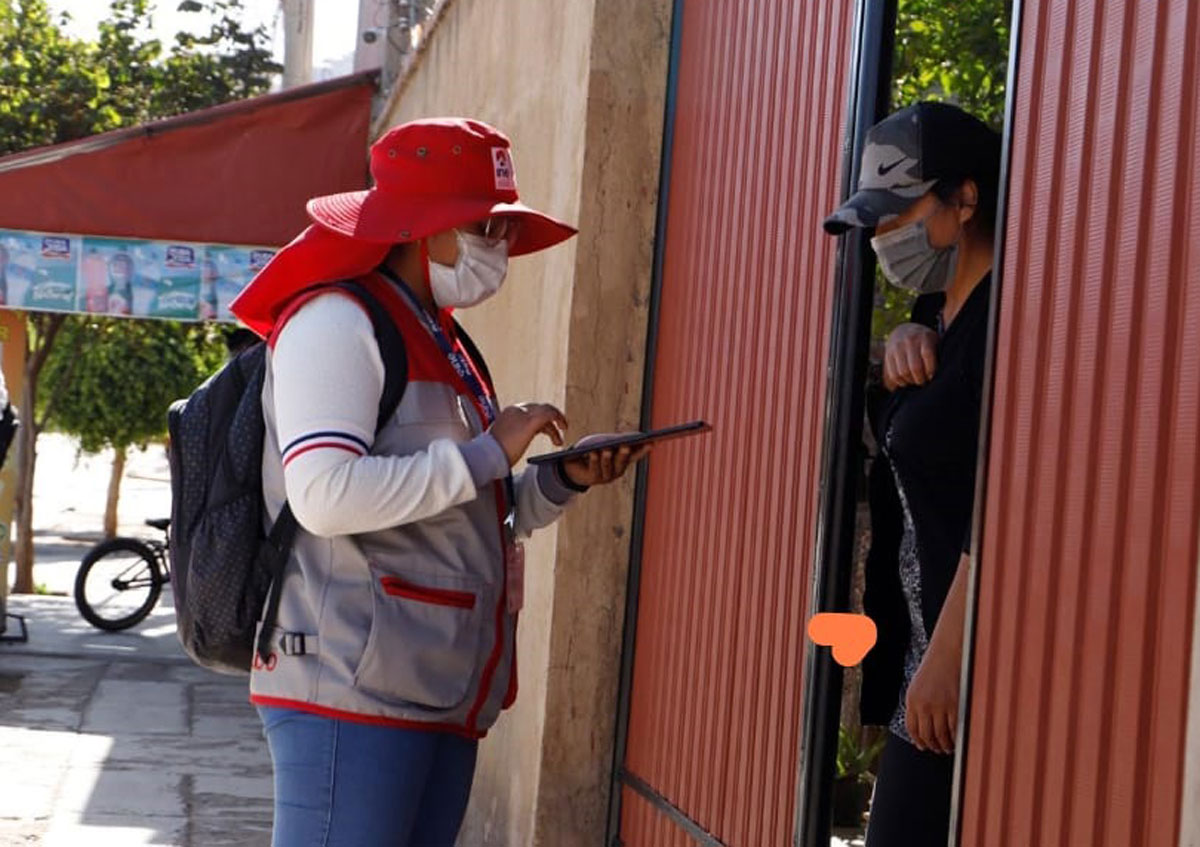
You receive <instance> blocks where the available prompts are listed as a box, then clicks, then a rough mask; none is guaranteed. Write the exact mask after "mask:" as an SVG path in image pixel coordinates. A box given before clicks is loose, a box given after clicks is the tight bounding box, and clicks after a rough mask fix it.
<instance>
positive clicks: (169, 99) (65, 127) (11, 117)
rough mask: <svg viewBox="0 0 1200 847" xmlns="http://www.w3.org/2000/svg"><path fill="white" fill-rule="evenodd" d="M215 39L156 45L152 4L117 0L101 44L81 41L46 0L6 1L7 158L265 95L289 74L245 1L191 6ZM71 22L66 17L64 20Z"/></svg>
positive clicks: (1, 12) (2, 62)
mask: <svg viewBox="0 0 1200 847" xmlns="http://www.w3.org/2000/svg"><path fill="white" fill-rule="evenodd" d="M180 8H181V9H183V10H185V11H191V12H193V13H195V14H197V15H198V16H202V17H207V18H208V19H209V20H210V21H211V24H210V30H209V32H208V34H207V35H202V36H196V35H192V34H190V33H179V34H178V35H177V36H176V37H175V44H174V45H173V46H172V47H171V48H170V49H169V50H167V49H166V48H165V47H164V45H163V44H162V42H160V41H159V40H158V39H154V38H148V37H146V35H145V33H146V32H147V31H148V29H149V25H150V21H151V18H152V15H153V13H154V6H153V4H152V3H151V2H150V1H149V0H114V2H112V4H111V6H110V11H109V15H108V19H107V20H105V21H103V22H102V23H101V24H100V34H99V38H98V39H97V40H96V41H94V42H92V41H83V40H78V39H74V38H72V37H71V36H69V35H68V34H67V33H65V32H64V30H63V28H62V24H63V23H64V21H63V20H54V19H52V17H51V14H50V12H49V9H48V7H47V6H46V2H45V0H11V2H8V3H3V2H0V153H13V152H17V151H20V150H25V149H28V148H31V147H38V146H42V145H46V144H57V143H61V142H64V141H71V140H74V139H77V138H83V137H85V136H88V135H93V134H95V133H99V132H106V131H108V130H112V129H120V128H121V127H126V126H134V125H137V124H140V123H145V122H147V121H150V120H155V119H158V118H165V117H171V116H173V115H177V114H181V113H183V112H188V111H192V110H194V109H200V108H204V107H206V106H215V105H218V104H220V103H226V102H229V101H232V100H238V99H241V98H244V97H250V96H252V95H255V94H260V93H262V92H265V91H266V90H267V89H268V88H269V86H270V83H271V78H272V76H273V75H274V74H276V73H278V72H279V70H280V67H279V65H278V64H276V63H275V62H274V61H273V60H272V58H271V52H270V47H269V43H270V36H269V33H268V32H267V31H266V28H265V27H261V26H260V27H257V28H255V29H252V30H247V29H244V28H243V27H242V24H241V16H242V3H241V0H208V2H204V3H200V2H195V0H192V2H185V3H183V4H182V5H181V7H180ZM64 17H66V16H64Z"/></svg>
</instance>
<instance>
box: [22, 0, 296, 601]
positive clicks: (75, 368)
mask: <svg viewBox="0 0 1200 847" xmlns="http://www.w3.org/2000/svg"><path fill="white" fill-rule="evenodd" d="M96 1H97V2H99V0H96ZM167 1H168V2H178V0H167ZM179 9H180V10H181V11H186V12H191V13H194V14H196V15H197V16H198V17H197V20H198V21H201V24H202V25H203V22H205V21H207V22H208V24H207V25H208V27H209V29H208V32H207V33H206V34H201V35H193V34H190V33H180V34H178V35H177V36H176V37H175V39H174V44H173V45H171V46H170V47H169V48H168V47H166V46H164V45H163V44H162V42H161V41H159V40H158V39H155V38H151V37H149V35H148V34H147V33H148V32H149V31H150V23H151V19H152V16H153V14H154V12H155V6H154V4H153V3H152V2H151V0H112V2H111V3H110V4H109V13H108V16H107V19H106V20H105V21H104V22H102V23H101V25H100V30H99V35H98V37H97V38H96V39H94V40H88V39H77V38H73V37H72V36H71V35H69V34H68V33H67V32H66V31H65V29H64V24H65V23H66V22H67V21H66V18H68V17H69V16H67V15H63V16H61V17H54V16H52V15H51V14H50V11H49V9H48V7H47V5H46V0H0V155H4V154H7V153H16V152H20V151H23V150H27V149H30V148H34V147H40V146H44V145H49V144H59V143H62V142H66V141H73V140H75V139H78V138H83V137H86V136H89V135H94V134H96V133H100V132H107V131H109V130H114V129H121V128H123V127H130V126H136V125H138V124H144V123H147V122H150V121H154V120H158V119H161V118H167V117H171V116H174V115H178V114H181V113H184V112H188V111H193V110H195V109H201V108H205V107H208V106H216V105H220V104H222V103H226V102H230V101H232V100H238V99H241V98H244V97H250V96H252V95H255V94H261V93H264V92H265V91H267V89H268V88H269V86H270V82H271V79H272V77H273V76H274V75H275V74H277V73H278V72H279V71H280V70H281V68H280V67H279V65H278V64H276V63H275V62H274V61H273V60H272V57H271V52H270V36H269V33H268V32H267V30H266V28H265V27H257V28H255V29H245V28H244V27H243V25H242V18H243V8H242V0H182V2H181V3H180V5H179ZM29 325H30V334H29V337H30V356H29V358H28V360H27V364H26V369H25V388H24V396H23V398H22V407H23V408H24V409H36V410H38V411H39V414H38V415H32V414H25V415H24V419H25V422H26V425H25V426H24V427H22V429H21V431H20V435H19V438H20V443H21V455H22V460H21V469H22V470H21V482H20V488H19V491H18V495H17V500H18V536H19V538H18V547H17V550H16V558H17V563H18V573H17V583H16V586H15V589H14V590H16V591H22V590H25V591H28V590H31V588H32V558H33V547H32V537H31V536H32V526H33V523H32V490H33V474H34V469H35V464H36V455H37V451H36V439H37V434H38V432H39V431H40V430H41V428H42V426H44V425H45V424H46V423H47V421H48V420H53V421H55V422H56V423H57V425H58V426H60V427H62V428H64V429H66V430H68V431H72V432H74V433H75V434H77V435H79V436H80V437H81V438H82V439H83V442H84V447H85V448H88V449H90V448H92V447H96V446H97V445H112V446H114V447H117V448H118V451H120V450H121V448H123V447H125V446H128V445H131V444H136V443H140V442H142V441H145V440H146V439H147V438H151V437H153V436H154V435H156V434H158V433H160V432H161V430H162V426H163V421H164V415H165V412H166V405H167V402H169V400H170V399H174V397H177V396H180V395H182V394H185V393H187V391H189V390H190V389H191V388H192V387H194V385H195V384H196V382H197V381H198V378H199V376H200V372H199V370H198V368H199V365H198V364H197V363H198V362H199V363H206V362H207V363H211V362H212V361H213V360H214V358H217V357H219V355H220V351H221V347H220V346H219V344H216V343H215V340H214V339H211V338H207V337H206V331H204V330H200V329H197V328H188V327H183V326H181V325H173V324H168V323H159V324H154V325H148V324H142V323H139V322H135V321H125V322H121V323H119V324H110V323H107V322H102V321H96V320H91V319H83V318H66V317H65V316H63V315H51V314H41V315H38V314H31V315H30V317H29ZM197 344H201V346H203V344H209V345H210V346H208V347H204V349H203V350H200V349H196V350H192V348H193V347H195V346H196V345H197ZM122 345H124V346H122ZM135 348H136V349H135ZM121 349H123V350H124V351H125V353H126V354H127V356H128V362H129V363H136V366H125V365H123V364H122V365H118V363H117V362H118V358H119V357H117V356H116V354H115V353H114V352H113V351H116V350H121ZM189 350H192V353H191V354H188V353H187V351H189ZM101 356H108V357H109V358H108V359H105V361H107V362H108V363H109V365H108V368H109V370H110V376H111V378H103V379H102V377H101V375H100V371H103V370H104V368H97V369H93V365H94V364H95V363H94V362H93V361H92V360H93V358H96V357H101ZM43 369H45V371H46V373H47V374H49V375H50V376H51V378H50V379H49V380H46V381H44V382H43V381H41V380H40V379H39V377H40V376H41V375H42V371H43ZM81 370H82V371H83V373H84V375H85V377H84V379H83V381H82V382H81V383H80V384H79V385H77V386H72V379H73V378H74V376H75V375H76V374H77V373H78V372H79V371H81ZM118 375H119V376H120V380H121V381H120V384H117V382H116V379H117V377H118ZM106 379H107V380H108V381H105V380H106ZM156 392H157V393H156ZM43 394H44V395H45V396H43ZM168 395H171V396H168ZM100 396H104V397H106V398H107V401H108V403H107V404H102V405H104V408H102V409H101V408H98V406H97V405H96V404H97V402H98V400H97V398H98V397H100ZM126 401H129V402H126ZM136 412H140V415H141V417H140V418H139V419H136V420H135V418H136V417H137V415H136V414H135V413H136Z"/></svg>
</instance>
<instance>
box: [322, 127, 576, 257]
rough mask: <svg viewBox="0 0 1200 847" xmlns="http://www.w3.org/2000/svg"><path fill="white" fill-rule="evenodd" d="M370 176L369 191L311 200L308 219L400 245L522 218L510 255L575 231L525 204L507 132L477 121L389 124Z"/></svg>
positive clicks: (377, 144)
mask: <svg viewBox="0 0 1200 847" xmlns="http://www.w3.org/2000/svg"><path fill="white" fill-rule="evenodd" d="M371 178H372V179H373V180H374V182H375V185H374V187H373V188H369V189H367V190H366V191H351V192H348V193H346V194H331V195H329V196H327V197H315V198H313V199H312V200H309V201H308V214H309V217H311V218H312V219H313V220H314V221H316V222H317V223H319V224H321V226H324V227H326V228H327V229H330V230H333V231H334V232H337V233H340V234H341V235H345V236H347V237H349V238H355V239H359V240H361V241H375V242H382V243H385V244H400V243H403V242H406V241H418V240H420V239H422V238H425V237H426V236H429V235H433V234H434V233H436V232H442V231H443V230H447V229H451V228H452V227H456V226H462V225H464V224H469V223H473V222H474V221H480V220H484V219H485V218H489V217H492V216H495V215H503V216H505V217H511V218H516V219H517V220H519V222H520V229H519V231H518V235H517V238H516V241H514V242H513V244H512V246H511V247H510V249H509V255H510V256H521V255H523V254H525V253H533V252H535V251H537V250H544V249H546V248H547V247H552V246H554V245H555V244H558V243H559V242H560V241H565V240H566V239H568V238H570V237H571V236H572V235H574V234H575V228H574V227H571V226H568V225H567V224H565V223H562V222H561V221H557V220H555V219H554V218H551V217H550V216H548V215H544V214H542V213H541V212H538V211H535V210H534V209H531V208H529V207H528V206H526V205H525V204H524V203H522V202H520V200H519V199H518V197H517V176H516V172H515V171H514V169H513V159H512V151H511V145H510V144H509V141H508V138H507V137H505V135H504V133H502V132H500V131H499V130H497V129H494V128H492V127H490V126H488V125H487V124H485V123H481V122H479V121H472V120H464V119H461V118H442V119H431V120H422V121H413V122H411V123H406V124H402V125H401V126H398V127H396V128H395V129H392V130H390V131H389V132H388V133H387V134H385V135H383V136H382V137H381V138H380V139H379V140H378V141H376V142H375V143H374V144H373V145H371Z"/></svg>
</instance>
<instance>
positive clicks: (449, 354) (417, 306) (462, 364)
mask: <svg viewBox="0 0 1200 847" xmlns="http://www.w3.org/2000/svg"><path fill="white" fill-rule="evenodd" d="M379 272H380V273H381V274H383V275H384V276H385V277H387V278H388V279H389V280H391V282H392V283H393V284H394V285H395V286H396V288H397V289H399V291H400V293H401V294H402V295H404V299H405V300H407V301H408V305H409V306H410V307H411V308H412V311H413V313H414V314H416V316H417V320H419V321H420V322H421V324H422V326H424V327H425V329H426V330H427V331H428V332H429V334H430V335H431V336H433V340H434V342H435V343H436V344H437V346H438V349H439V350H441V351H442V354H443V355H444V356H445V357H446V359H447V360H448V361H449V362H450V366H451V367H453V368H454V372H455V373H457V374H458V375H459V376H460V377H462V380H463V382H465V383H466V384H467V388H468V389H470V391H471V393H472V394H474V395H475V399H476V400H478V401H479V408H480V409H481V410H482V411H483V416H484V421H483V428H484V429H487V428H488V427H489V426H491V425H492V423H493V422H494V421H495V420H496V415H497V413H498V410H497V409H496V401H495V399H494V398H493V397H492V395H491V393H490V392H489V391H488V390H487V388H485V387H484V385H483V383H482V382H480V381H479V377H478V376H477V375H476V373H475V370H474V369H473V368H472V367H471V364H470V362H469V361H468V360H467V357H466V356H465V355H464V354H463V352H462V351H461V350H459V349H457V348H456V347H455V346H454V345H453V344H451V343H450V339H449V338H447V337H446V332H445V330H443V329H442V326H441V324H439V323H438V322H437V321H436V320H435V319H434V317H433V316H432V315H431V314H429V312H428V311H426V309H425V307H424V306H423V305H421V301H420V300H418V299H417V295H416V294H414V293H413V290H412V289H411V288H409V287H408V283H406V282H405V281H404V280H402V279H401V278H400V277H399V275H398V274H396V272H395V271H393V270H392V269H391V268H389V267H387V266H386V265H380V267H379ZM504 490H505V493H506V494H507V495H508V514H507V516H506V517H505V518H504V527H505V529H506V530H507V531H508V533H509V538H510V539H511V540H515V538H516V531H517V526H516V523H517V511H516V509H517V496H516V494H517V492H516V486H515V485H514V484H513V478H512V474H511V473H510V474H509V475H508V476H506V477H505V478H504Z"/></svg>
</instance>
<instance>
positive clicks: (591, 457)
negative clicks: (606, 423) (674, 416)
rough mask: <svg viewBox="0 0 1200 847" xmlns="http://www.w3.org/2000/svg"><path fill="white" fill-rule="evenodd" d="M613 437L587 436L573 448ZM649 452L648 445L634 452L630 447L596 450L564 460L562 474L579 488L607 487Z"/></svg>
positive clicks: (613, 435) (612, 435)
mask: <svg viewBox="0 0 1200 847" xmlns="http://www.w3.org/2000/svg"><path fill="white" fill-rule="evenodd" d="M614 437H616V434H610V435H589V436H588V437H587V438H583V439H581V440H580V441H579V443H578V444H577V445H575V446H576V447H586V446H587V445H588V444H591V443H594V442H599V441H606V440H608V439H610V438H614ZM649 452H650V445H648V444H647V445H644V446H642V447H640V448H638V449H636V450H635V449H633V448H632V447H617V448H615V449H613V448H609V449H607V450H596V451H594V452H592V453H587V454H585V455H583V456H579V457H577V458H575V459H568V460H565V461H564V462H563V463H562V464H563V472H564V473H566V475H567V476H568V477H569V478H570V480H571V482H573V483H575V484H576V485H578V486H580V487H589V486H592V485H607V484H608V483H610V482H615V481H616V480H618V479H620V478H621V477H622V476H624V475H625V471H627V470H629V467H630V465H634V464H636V463H637V462H638V461H639V460H641V459H642V458H644V457H645V456H646V454H647V453H649Z"/></svg>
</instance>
